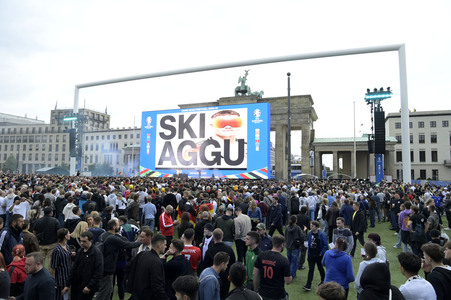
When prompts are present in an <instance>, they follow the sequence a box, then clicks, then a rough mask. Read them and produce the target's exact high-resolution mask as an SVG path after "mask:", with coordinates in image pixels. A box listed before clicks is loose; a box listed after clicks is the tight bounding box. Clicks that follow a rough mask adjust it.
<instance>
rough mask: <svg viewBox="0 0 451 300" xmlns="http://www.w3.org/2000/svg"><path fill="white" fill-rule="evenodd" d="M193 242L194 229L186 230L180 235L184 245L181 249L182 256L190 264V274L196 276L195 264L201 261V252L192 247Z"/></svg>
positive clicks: (197, 248)
mask: <svg viewBox="0 0 451 300" xmlns="http://www.w3.org/2000/svg"><path fill="white" fill-rule="evenodd" d="M193 240H194V229H192V228H188V229H186V230H185V232H184V233H183V235H182V241H183V243H184V244H185V247H184V248H183V251H182V254H183V255H185V257H186V258H187V259H188V260H189V262H190V263H191V273H192V274H193V275H195V274H196V269H197V264H198V263H199V262H200V260H201V259H202V252H201V251H200V248H199V247H196V246H193Z"/></svg>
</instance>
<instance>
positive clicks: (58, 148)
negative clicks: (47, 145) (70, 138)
mask: <svg viewBox="0 0 451 300" xmlns="http://www.w3.org/2000/svg"><path fill="white" fill-rule="evenodd" d="M58 151H60V145H58V144H56V145H55V152H58Z"/></svg>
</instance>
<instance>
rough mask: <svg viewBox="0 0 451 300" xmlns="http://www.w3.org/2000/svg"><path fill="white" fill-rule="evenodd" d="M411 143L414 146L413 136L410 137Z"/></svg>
mask: <svg viewBox="0 0 451 300" xmlns="http://www.w3.org/2000/svg"><path fill="white" fill-rule="evenodd" d="M410 143H411V144H413V135H412V134H411V135H410Z"/></svg>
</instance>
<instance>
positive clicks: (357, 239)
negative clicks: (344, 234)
mask: <svg viewBox="0 0 451 300" xmlns="http://www.w3.org/2000/svg"><path fill="white" fill-rule="evenodd" d="M352 238H353V239H354V246H352V250H351V256H354V253H355V248H356V247H357V241H359V243H360V245H362V247H363V245H364V244H365V240H364V237H363V233H361V232H359V235H355V234H354V233H353V234H352Z"/></svg>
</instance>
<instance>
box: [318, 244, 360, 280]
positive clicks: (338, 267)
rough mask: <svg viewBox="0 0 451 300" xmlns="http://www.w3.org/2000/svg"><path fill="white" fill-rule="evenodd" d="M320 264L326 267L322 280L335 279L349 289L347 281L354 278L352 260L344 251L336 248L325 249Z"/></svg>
mask: <svg viewBox="0 0 451 300" xmlns="http://www.w3.org/2000/svg"><path fill="white" fill-rule="evenodd" d="M322 264H323V265H324V266H325V267H326V277H325V279H324V282H329V281H335V282H337V283H339V284H341V285H342V286H343V288H345V289H349V283H350V282H353V281H354V280H355V278H354V273H353V270H352V260H351V257H350V256H349V255H347V254H346V252H344V251H338V250H337V249H331V250H327V251H326V253H325V254H324V257H323V261H322Z"/></svg>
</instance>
